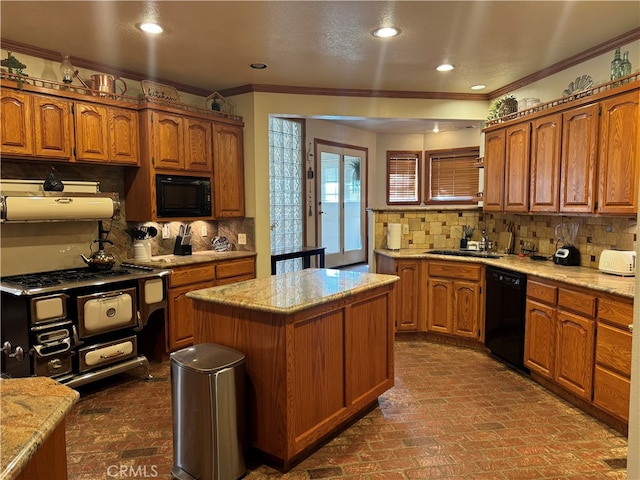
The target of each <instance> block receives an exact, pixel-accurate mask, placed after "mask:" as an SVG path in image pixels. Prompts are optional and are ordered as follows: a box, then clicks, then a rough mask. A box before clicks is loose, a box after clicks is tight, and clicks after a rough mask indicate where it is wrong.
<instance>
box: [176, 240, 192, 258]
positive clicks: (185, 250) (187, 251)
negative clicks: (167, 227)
mask: <svg viewBox="0 0 640 480" xmlns="http://www.w3.org/2000/svg"><path fill="white" fill-rule="evenodd" d="M182 239H183V237H181V236H177V237H176V243H175V245H174V246H173V254H174V255H191V244H188V245H182Z"/></svg>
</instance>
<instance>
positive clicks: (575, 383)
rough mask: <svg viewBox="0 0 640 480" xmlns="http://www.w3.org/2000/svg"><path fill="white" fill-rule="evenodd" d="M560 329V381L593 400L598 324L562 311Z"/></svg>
mask: <svg viewBox="0 0 640 480" xmlns="http://www.w3.org/2000/svg"><path fill="white" fill-rule="evenodd" d="M556 328H557V330H556V362H555V379H556V382H558V384H559V385H561V386H562V387H564V388H565V389H566V390H568V391H570V392H573V393H575V394H576V395H578V396H579V397H581V398H585V399H587V400H591V389H592V378H593V352H594V344H595V321H594V320H593V319H588V318H584V317H581V316H579V315H575V314H573V313H569V312H564V311H562V310H558V313H557V317H556Z"/></svg>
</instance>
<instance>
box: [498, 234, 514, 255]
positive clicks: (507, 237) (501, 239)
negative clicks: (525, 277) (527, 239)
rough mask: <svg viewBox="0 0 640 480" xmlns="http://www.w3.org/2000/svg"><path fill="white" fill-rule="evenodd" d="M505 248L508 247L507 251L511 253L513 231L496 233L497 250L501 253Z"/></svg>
mask: <svg viewBox="0 0 640 480" xmlns="http://www.w3.org/2000/svg"><path fill="white" fill-rule="evenodd" d="M505 248H508V249H509V253H513V233H512V232H500V233H498V251H499V252H500V253H503V252H504V249H505Z"/></svg>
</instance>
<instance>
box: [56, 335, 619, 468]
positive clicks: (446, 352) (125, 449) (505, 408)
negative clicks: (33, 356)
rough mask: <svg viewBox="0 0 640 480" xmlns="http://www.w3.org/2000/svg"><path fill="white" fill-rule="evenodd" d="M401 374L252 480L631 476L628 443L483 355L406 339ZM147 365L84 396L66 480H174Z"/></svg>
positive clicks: (165, 383)
mask: <svg viewBox="0 0 640 480" xmlns="http://www.w3.org/2000/svg"><path fill="white" fill-rule="evenodd" d="M395 367H396V385H395V387H394V388H393V389H391V390H389V391H388V392H387V393H385V394H384V395H382V396H381V397H380V399H379V406H378V407H376V408H375V409H374V410H372V411H371V412H370V413H368V414H367V415H366V416H364V417H363V418H361V419H360V420H358V421H357V422H356V423H355V424H354V425H352V426H351V427H350V428H348V429H347V430H345V431H344V432H342V433H341V434H340V435H339V436H337V437H335V438H334V439H333V440H331V441H330V442H328V443H327V444H325V445H324V446H323V447H321V448H320V449H319V450H317V451H316V452H315V453H314V454H312V455H311V456H310V457H308V458H307V459H306V460H304V461H303V462H301V463H300V464H299V465H298V466H297V467H295V468H294V469H292V470H291V471H290V472H288V473H287V474H282V473H280V472H278V471H276V470H273V469H272V468H269V467H267V466H264V465H251V466H250V470H249V472H248V474H247V476H246V477H245V478H247V479H251V480H254V479H260V480H261V479H273V478H286V479H350V480H365V479H366V480H401V479H402V480H408V479H411V480H412V479H425V478H428V479H432V478H433V479H447V480H457V479H465V480H479V479H503V480H516V479H517V480H524V479H575V480H578V479H579V480H591V479H620V480H622V479H625V478H626V457H627V439H626V437H624V436H622V435H620V434H619V433H617V432H616V431H614V430H612V429H610V428H608V427H607V426H605V425H604V424H602V423H600V422H598V421H597V420H595V419H594V418H592V417H590V416H588V415H586V414H584V413H583V412H582V411H580V410H578V409H577V408H575V407H573V406H572V405H570V404H568V403H566V402H565V401H563V400H561V399H559V398H558V397H556V396H554V395H552V394H551V393H549V392H547V391H546V390H545V389H543V388H542V387H540V386H539V385H537V384H536V383H534V382H532V381H531V380H529V379H528V378H526V377H524V376H522V375H520V374H518V373H516V372H513V371H511V370H509V369H508V368H506V367H504V366H503V365H502V364H500V363H498V362H496V361H495V360H494V359H492V358H491V357H489V356H487V355H486V354H484V353H483V352H480V351H476V350H470V349H466V348H461V347H455V346H451V345H440V344H436V343H427V342H424V341H412V340H401V341H398V342H396V362H395ZM151 369H152V370H151V371H152V375H153V377H154V378H153V379H152V380H149V381H145V380H143V379H141V377H140V376H139V374H136V372H131V373H127V374H122V375H119V376H116V377H112V378H111V379H106V380H103V381H100V382H98V383H96V384H93V385H88V386H85V387H82V388H81V389H80V392H81V394H82V396H81V398H80V401H79V402H78V403H77V404H76V406H75V407H74V409H73V410H72V412H71V413H70V415H69V417H68V420H67V454H68V464H69V480H100V479H136V480H137V479H145V478H160V479H170V478H171V475H170V471H171V468H172V465H173V458H172V452H173V451H172V448H173V447H172V423H171V398H170V397H171V390H170V377H169V363H168V362H164V363H161V364H158V363H156V364H152V366H151ZM223 480H226V479H223Z"/></svg>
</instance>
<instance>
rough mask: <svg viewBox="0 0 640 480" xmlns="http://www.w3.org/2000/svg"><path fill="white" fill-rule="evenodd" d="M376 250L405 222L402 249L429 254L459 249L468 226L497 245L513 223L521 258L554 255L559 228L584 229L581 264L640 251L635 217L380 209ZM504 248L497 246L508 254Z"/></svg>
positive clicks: (580, 237)
mask: <svg viewBox="0 0 640 480" xmlns="http://www.w3.org/2000/svg"><path fill="white" fill-rule="evenodd" d="M374 213H375V215H374V222H375V230H374V231H375V239H374V247H375V248H378V249H384V248H387V238H386V235H387V225H388V224H389V223H400V224H402V225H408V226H409V233H408V234H403V235H402V239H401V248H415V249H421V250H428V249H432V248H447V249H448V248H454V249H455V248H459V247H460V239H461V238H462V227H463V226H464V225H471V226H472V227H474V228H475V231H474V234H473V238H472V240H480V239H481V236H482V229H486V231H487V235H488V238H489V240H490V241H492V242H494V243H495V242H497V240H498V234H499V233H500V232H505V231H507V226H508V224H509V223H510V222H512V223H513V226H514V234H515V249H514V250H515V251H514V253H520V251H521V248H522V245H523V244H524V243H525V242H531V243H533V244H534V245H535V247H536V254H539V255H546V256H551V255H553V253H554V252H555V251H556V249H557V248H558V247H560V246H561V245H560V243H559V242H558V241H557V240H556V236H555V228H556V225H557V224H559V223H567V222H577V223H578V224H579V228H578V234H577V237H576V242H575V243H576V245H575V246H576V247H577V248H578V250H579V251H580V254H581V262H580V264H581V265H582V266H585V267H591V268H598V262H599V261H600V252H602V250H604V249H607V248H617V249H620V250H633V249H635V242H637V240H638V238H637V236H638V225H637V219H636V218H634V217H602V216H582V217H581V216H571V217H569V216H554V215H526V214H524V215H522V214H506V213H484V212H482V211H480V210H460V211H455V210H414V209H407V210H398V209H394V210H382V209H380V210H378V209H376V210H375V211H374ZM503 249H504V245H497V250H498V251H499V252H502V251H503Z"/></svg>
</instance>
